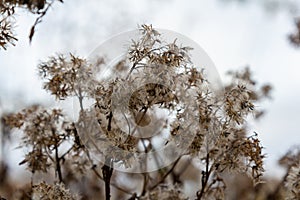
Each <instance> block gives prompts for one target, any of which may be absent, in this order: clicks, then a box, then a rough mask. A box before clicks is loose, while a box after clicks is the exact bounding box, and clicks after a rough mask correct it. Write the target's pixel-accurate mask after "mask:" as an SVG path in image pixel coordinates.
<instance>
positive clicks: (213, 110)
mask: <svg viewBox="0 0 300 200" xmlns="http://www.w3.org/2000/svg"><path fill="white" fill-rule="evenodd" d="M191 51H193V49H192V48H190V47H184V46H182V44H178V43H177V40H176V38H174V40H173V42H171V43H167V42H165V41H162V39H161V35H160V33H159V32H158V31H157V30H155V29H154V28H153V27H152V26H151V25H142V26H141V27H140V38H138V39H137V40H133V41H132V43H131V45H130V47H129V49H128V52H127V55H126V56H125V58H124V59H122V60H121V61H120V62H118V63H116V64H115V65H114V66H113V68H112V69H111V70H112V72H113V73H112V77H110V79H107V78H103V77H102V78H99V77H98V76H97V75H98V74H99V73H102V72H103V70H104V68H105V65H106V61H105V59H104V57H100V58H98V59H97V60H96V62H95V63H93V62H91V61H90V60H87V59H85V58H80V57H78V56H75V55H73V54H69V55H66V56H65V55H61V54H58V55H56V56H53V57H50V58H49V60H47V61H45V62H41V63H40V65H39V66H38V69H39V72H40V76H41V78H42V79H43V80H44V89H45V90H47V91H49V92H50V93H51V94H52V95H54V96H55V97H56V99H57V100H58V101H64V100H65V99H66V98H70V97H75V98H76V99H77V101H78V102H79V106H80V111H79V117H78V119H77V120H76V121H72V120H69V119H68V118H67V117H66V115H65V114H64V113H63V111H62V110H60V109H46V108H43V107H41V106H36V105H35V106H32V107H29V108H27V109H24V110H22V111H21V112H19V113H16V114H9V115H6V116H5V117H4V118H3V120H2V122H3V127H10V128H18V129H20V130H22V134H23V137H22V143H21V147H22V148H25V149H26V150H27V151H28V152H27V153H26V154H25V158H24V160H22V161H21V162H20V164H26V165H27V169H28V170H29V171H30V172H31V173H32V182H31V185H30V190H29V192H27V197H28V198H33V199H76V198H78V197H77V196H74V195H72V194H71V193H72V192H74V191H76V193H77V194H78V195H80V196H81V197H82V199H101V198H105V199H110V198H111V197H112V196H114V197H115V198H116V199H131V200H133V199H188V195H186V194H185V192H186V191H185V190H184V187H183V186H184V184H188V182H189V179H187V178H185V177H186V175H185V174H186V173H189V172H188V171H186V170H187V168H189V167H193V169H194V171H193V174H192V175H190V176H191V177H193V178H194V179H195V181H194V182H195V183H196V184H197V188H196V189H194V191H193V192H194V195H193V197H192V198H196V199H226V198H227V197H228V196H230V195H228V194H229V193H230V191H233V189H232V188H230V186H232V182H230V178H228V176H229V175H230V176H246V177H248V179H250V180H251V184H250V186H249V187H250V188H251V189H249V191H248V193H249V194H251V195H258V194H260V193H259V192H258V191H260V189H259V188H262V185H263V184H265V183H263V182H262V175H263V172H264V166H263V161H264V158H265V155H264V154H263V152H262V149H263V147H262V145H261V143H260V140H259V135H258V134H257V133H255V132H254V133H251V132H250V133H249V131H248V126H247V120H248V119H249V118H248V117H249V116H253V117H254V118H255V119H256V118H259V117H261V116H262V114H263V110H259V109H257V107H256V104H257V102H259V101H262V100H263V99H264V98H270V91H271V89H272V88H271V86H270V85H268V84H266V85H262V86H260V87H259V85H258V84H257V83H256V81H254V80H253V79H252V74H251V71H250V70H249V68H245V69H244V70H243V71H239V72H229V75H230V76H231V77H232V80H231V82H230V83H229V84H227V85H226V87H225V90H224V91H219V92H214V91H212V90H211V89H210V87H209V85H210V82H209V80H208V79H207V77H206V73H205V69H202V68H198V66H194V64H193V63H192V62H191V57H190V55H191ZM187 97H188V98H187ZM183 99H188V100H187V102H188V103H190V104H189V106H187V105H186V104H184V102H183ZM87 102H88V103H89V104H87ZM91 102H92V103H91ZM91 105H92V106H91ZM157 108H159V109H162V110H163V111H166V112H168V114H169V115H168V116H170V118H172V120H171V119H167V120H163V119H162V118H161V116H159V115H158V114H157V113H156V112H155V109H157ZM191 121H193V122H196V123H190V122H191ZM158 122H159V123H158ZM153 123H155V124H154V125H153V126H151V124H153ZM159 124H160V125H161V126H158V125H159ZM149 132H157V133H159V134H162V133H163V132H164V133H166V134H167V136H166V137H160V140H159V141H160V142H161V144H162V147H166V146H168V145H170V144H175V145H176V149H175V150H174V152H176V151H179V152H180V153H181V154H179V155H178V156H177V159H176V160H174V162H173V163H172V164H171V165H170V166H164V167H160V168H158V170H157V171H154V172H149V171H147V170H144V171H142V172H141V173H137V174H133V173H132V174H126V173H122V172H120V171H118V170H116V169H117V167H118V166H124V167H125V168H131V167H132V166H134V165H135V164H136V163H140V162H141V161H144V160H143V158H140V157H138V156H137V155H139V154H141V153H145V154H148V153H151V152H154V151H155V150H156V148H157V147H156V145H155V141H154V139H153V138H154V135H151V134H149ZM140 136H144V137H140ZM189 140H190V142H189ZM185 147H187V148H186V149H185ZM180 149H184V150H185V151H180ZM95 155H96V156H95ZM101 156H102V157H103V158H104V161H103V162H99V160H97V159H95V158H96V157H101ZM286 158H288V156H286ZM191 160H193V162H191ZM294 160H298V161H299V159H298V158H297V159H294ZM195 163H198V166H197V167H195ZM285 163H289V162H287V161H285ZM156 164H157V165H159V162H158V161H157V163H156ZM139 166H141V168H143V167H146V166H147V164H145V163H144V164H140V165H139ZM145 169H146V168H145ZM137 170H141V169H137ZM287 171H288V173H287V176H286V178H285V180H284V182H283V184H281V186H282V187H285V188H288V190H289V191H290V192H289V193H288V194H287V193H286V195H287V196H290V198H294V199H297V198H299V193H297V192H298V191H299V162H296V161H292V162H291V164H289V167H288V170H287ZM41 173H42V174H45V179H44V180H45V181H47V179H46V174H47V176H52V175H53V174H54V175H55V179H54V182H55V183H54V184H46V183H45V182H42V183H38V184H36V183H35V176H38V175H39V174H41ZM121 179H125V180H126V182H128V183H132V185H133V187H132V188H130V187H131V186H130V185H129V184H126V185H124V184H122V183H121V181H120V180H121ZM248 179H247V180H248ZM99 180H100V181H99ZM135 183H137V184H136V186H134V185H135ZM281 186H280V187H281ZM65 187H66V188H70V191H69V190H66V189H65ZM297 195H298V196H297ZM269 196H271V192H270V195H269ZM251 197H253V196H251ZM245 198H246V197H245ZM249 199H251V198H250V197H249ZM265 199H267V195H265Z"/></svg>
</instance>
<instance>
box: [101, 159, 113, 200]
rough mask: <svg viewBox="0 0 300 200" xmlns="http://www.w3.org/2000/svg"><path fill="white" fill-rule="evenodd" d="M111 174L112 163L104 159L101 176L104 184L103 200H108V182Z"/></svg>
mask: <svg viewBox="0 0 300 200" xmlns="http://www.w3.org/2000/svg"><path fill="white" fill-rule="evenodd" d="M112 173H113V161H112V159H111V158H106V160H105V163H104V165H103V167H102V174H103V179H104V183H105V199H106V200H110V196H111V195H110V180H111V176H112Z"/></svg>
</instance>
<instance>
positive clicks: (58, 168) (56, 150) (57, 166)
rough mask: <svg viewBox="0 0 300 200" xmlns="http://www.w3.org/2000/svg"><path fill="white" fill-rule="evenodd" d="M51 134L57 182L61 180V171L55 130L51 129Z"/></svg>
mask: <svg viewBox="0 0 300 200" xmlns="http://www.w3.org/2000/svg"><path fill="white" fill-rule="evenodd" d="M52 135H53V137H54V140H55V142H54V149H55V165H56V167H55V168H56V172H57V175H58V180H59V182H63V178H62V173H61V166H60V157H59V155H58V139H57V136H56V135H55V130H54V129H52Z"/></svg>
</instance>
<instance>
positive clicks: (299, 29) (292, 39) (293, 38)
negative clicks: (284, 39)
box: [289, 19, 300, 47]
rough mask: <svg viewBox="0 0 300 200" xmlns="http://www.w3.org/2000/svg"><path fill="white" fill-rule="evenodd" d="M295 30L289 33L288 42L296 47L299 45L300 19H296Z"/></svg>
mask: <svg viewBox="0 0 300 200" xmlns="http://www.w3.org/2000/svg"><path fill="white" fill-rule="evenodd" d="M295 24H296V32H295V33H293V34H290V35H289V40H290V42H291V43H292V44H293V45H295V46H296V47H299V45H300V20H299V19H298V20H296V22H295Z"/></svg>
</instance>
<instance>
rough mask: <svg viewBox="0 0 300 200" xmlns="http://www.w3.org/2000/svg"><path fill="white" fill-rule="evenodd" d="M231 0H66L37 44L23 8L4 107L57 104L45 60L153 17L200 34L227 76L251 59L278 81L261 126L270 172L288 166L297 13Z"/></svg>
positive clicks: (294, 127) (1, 77)
mask: <svg viewBox="0 0 300 200" xmlns="http://www.w3.org/2000/svg"><path fill="white" fill-rule="evenodd" d="M224 1H225V0H223V1H222V0H200V1H199V0H188V1H182V0H165V1H158V0H152V1H146V0H122V1H120V0H110V1H97V0H91V1H83V0H81V1H80V0H76V1H75V0H73V1H70V0H65V3H64V4H60V3H56V4H55V5H54V7H53V9H52V10H50V11H49V12H48V13H47V15H46V16H45V17H44V20H43V22H42V23H41V24H39V25H38V27H37V31H36V33H35V36H34V38H33V42H32V44H31V45H29V42H28V34H29V30H30V27H31V25H32V24H33V22H34V20H35V18H34V17H32V16H31V15H29V14H27V13H26V12H19V16H18V17H17V20H18V23H17V27H16V30H17V35H18V38H19V41H18V42H17V46H16V47H10V48H9V49H8V51H2V50H1V52H0V72H1V73H0V103H1V104H0V105H1V107H2V110H10V109H13V108H15V107H18V106H20V105H22V104H23V105H24V104H28V103H30V102H42V103H44V104H45V103H46V104H48V105H51V104H53V103H52V100H53V98H52V97H49V95H48V94H46V92H44V91H43V90H42V89H41V87H42V86H41V85H42V84H41V81H40V80H39V78H38V76H37V71H36V66H37V64H38V62H39V60H45V59H46V58H47V57H48V56H50V55H53V54H55V53H56V52H62V53H67V52H73V53H77V54H79V55H82V56H88V55H89V54H90V52H92V50H93V49H95V48H96V47H97V46H98V45H99V44H100V43H101V42H103V41H105V40H106V39H108V38H110V37H111V36H113V35H115V34H117V33H120V32H124V31H128V30H132V29H135V28H136V27H137V24H143V23H151V24H153V26H154V27H158V28H163V29H170V30H173V31H176V32H179V33H181V34H183V35H185V36H187V37H189V38H191V39H193V40H194V41H195V42H197V43H198V44H199V45H200V46H201V47H202V48H203V49H204V50H205V51H206V52H207V54H208V55H209V56H210V57H211V59H212V60H213V62H214V63H215V65H216V68H217V70H218V71H219V74H220V75H221V76H222V77H223V74H224V73H225V72H226V71H227V70H229V69H238V68H241V67H244V66H246V65H249V66H250V67H251V69H252V71H253V72H254V75H255V78H256V79H257V80H258V81H259V82H261V83H264V82H268V83H271V84H272V85H273V87H274V91H273V93H272V96H273V100H271V101H269V102H266V103H264V104H263V105H258V106H261V107H263V108H266V109H267V111H268V113H267V114H266V116H265V118H264V119H262V120H260V121H259V122H258V123H256V124H255V125H254V129H255V130H256V131H257V132H258V133H260V137H261V140H262V143H263V145H264V146H265V147H266V149H265V152H266V153H267V155H268V158H267V165H266V168H267V170H268V173H274V172H276V173H278V174H282V171H280V168H278V167H277V164H276V162H277V159H278V158H279V157H280V156H281V155H283V154H284V153H285V152H286V151H287V150H288V148H289V147H291V146H292V145H296V144H300V135H299V123H300V116H299V113H300V106H299V103H300V101H299V98H300V89H299V88H300V78H299V74H300V65H299V64H300V56H299V55H300V49H298V50H297V49H295V48H294V47H292V46H291V45H290V44H289V42H288V41H287V35H288V33H290V32H292V31H293V30H294V24H293V16H294V15H296V14H295V13H293V14H290V12H289V11H290V7H285V6H283V7H282V8H280V9H277V11H274V10H273V11H272V10H267V9H266V7H264V6H263V5H262V4H261V3H248V4H241V3H236V2H234V1H233V0H232V1H229V0H227V1H228V3H224ZM255 2H259V1H255ZM260 2H261V1H260ZM20 102H21V104H20ZM18 162H19V161H14V163H18Z"/></svg>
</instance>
